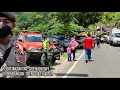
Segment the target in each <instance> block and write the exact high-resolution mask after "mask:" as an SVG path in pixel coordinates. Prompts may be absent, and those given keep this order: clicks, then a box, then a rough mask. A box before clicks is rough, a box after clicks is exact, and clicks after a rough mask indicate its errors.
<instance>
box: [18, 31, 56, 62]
mask: <svg viewBox="0 0 120 90" xmlns="http://www.w3.org/2000/svg"><path fill="white" fill-rule="evenodd" d="M42 40H43V38H42V35H41V34H40V32H33V31H29V30H22V31H21V32H20V34H19V36H18V38H17V41H16V43H17V44H20V45H21V46H22V47H23V49H24V51H25V52H26V53H25V54H26V60H27V62H28V63H29V62H30V60H36V61H41V57H42V54H43V44H42ZM56 52H57V50H56V48H53V52H52V53H53V54H51V55H52V58H53V59H52V62H53V61H55V60H56V58H57V57H58V56H57V55H56Z"/></svg>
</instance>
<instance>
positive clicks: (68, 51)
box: [67, 44, 72, 62]
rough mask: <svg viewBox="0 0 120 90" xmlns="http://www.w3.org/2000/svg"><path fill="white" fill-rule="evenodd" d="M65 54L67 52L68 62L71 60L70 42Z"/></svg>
mask: <svg viewBox="0 0 120 90" xmlns="http://www.w3.org/2000/svg"><path fill="white" fill-rule="evenodd" d="M67 54H68V62H70V61H72V60H71V45H70V44H69V46H68V47H67Z"/></svg>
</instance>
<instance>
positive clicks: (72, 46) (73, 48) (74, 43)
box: [70, 37, 78, 61]
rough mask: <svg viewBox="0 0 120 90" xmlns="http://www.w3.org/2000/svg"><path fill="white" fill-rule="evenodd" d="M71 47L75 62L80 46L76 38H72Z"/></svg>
mask: <svg viewBox="0 0 120 90" xmlns="http://www.w3.org/2000/svg"><path fill="white" fill-rule="evenodd" d="M70 45H71V52H72V54H73V59H72V60H73V61H75V52H76V48H77V46H78V42H77V41H76V40H75V38H73V37H72V38H71V41H70Z"/></svg>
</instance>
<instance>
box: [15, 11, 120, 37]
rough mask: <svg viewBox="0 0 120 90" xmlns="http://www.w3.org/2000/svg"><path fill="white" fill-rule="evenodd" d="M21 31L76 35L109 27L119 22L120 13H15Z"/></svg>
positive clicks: (16, 30)
mask: <svg viewBox="0 0 120 90" xmlns="http://www.w3.org/2000/svg"><path fill="white" fill-rule="evenodd" d="M15 15H16V19H17V24H18V27H17V28H16V29H15V30H14V33H19V32H20V31H21V30H23V29H26V30H31V31H40V32H41V33H43V34H45V33H46V34H64V35H66V34H76V33H77V32H80V31H81V30H83V28H88V30H89V31H90V32H92V31H93V30H94V27H95V26H96V25H98V24H99V23H103V24H106V25H108V26H109V25H110V24H112V23H114V22H117V21H120V12H16V13H15Z"/></svg>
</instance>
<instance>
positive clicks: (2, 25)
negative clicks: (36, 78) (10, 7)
mask: <svg viewBox="0 0 120 90" xmlns="http://www.w3.org/2000/svg"><path fill="white" fill-rule="evenodd" d="M15 26H16V24H15V16H14V14H13V13H12V12H0V68H3V67H22V66H26V61H25V56H24V55H25V54H24V50H23V48H22V47H21V46H20V45H19V44H17V43H16V44H15V43H13V41H12V35H13V33H12V30H13V29H14V28H15ZM6 53H7V54H6ZM1 71H2V70H1ZM0 74H1V73H0ZM1 75H2V77H4V75H3V73H2V74H1ZM1 75H0V77H1ZM22 75H23V74H22ZM6 77H7V75H6ZM8 77H17V76H14V75H13V76H8ZM18 77H19V76H18ZM23 77H24V75H23Z"/></svg>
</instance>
